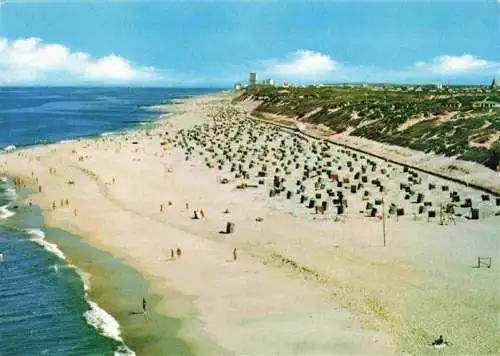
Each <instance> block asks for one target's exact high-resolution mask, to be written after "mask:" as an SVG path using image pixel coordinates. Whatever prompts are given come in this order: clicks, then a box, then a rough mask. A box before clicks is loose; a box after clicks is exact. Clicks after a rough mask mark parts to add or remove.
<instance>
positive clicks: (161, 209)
mask: <svg viewBox="0 0 500 356" xmlns="http://www.w3.org/2000/svg"><path fill="white" fill-rule="evenodd" d="M160 213H163V204H160Z"/></svg>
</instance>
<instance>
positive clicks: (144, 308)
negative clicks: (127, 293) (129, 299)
mask: <svg viewBox="0 0 500 356" xmlns="http://www.w3.org/2000/svg"><path fill="white" fill-rule="evenodd" d="M147 307H148V302H146V299H144V298H142V310H143V311H144V313H146V309H147Z"/></svg>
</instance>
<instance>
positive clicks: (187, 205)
mask: <svg viewBox="0 0 500 356" xmlns="http://www.w3.org/2000/svg"><path fill="white" fill-rule="evenodd" d="M188 209H189V203H188V202H186V210H188Z"/></svg>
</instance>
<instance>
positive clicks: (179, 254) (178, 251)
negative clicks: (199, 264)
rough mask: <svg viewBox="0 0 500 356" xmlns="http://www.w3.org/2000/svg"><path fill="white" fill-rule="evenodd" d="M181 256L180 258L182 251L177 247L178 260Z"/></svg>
mask: <svg viewBox="0 0 500 356" xmlns="http://www.w3.org/2000/svg"><path fill="white" fill-rule="evenodd" d="M181 256H182V250H181V249H180V248H179V247H177V258H179V259H180V258H181Z"/></svg>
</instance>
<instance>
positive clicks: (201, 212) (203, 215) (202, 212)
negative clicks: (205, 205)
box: [200, 209, 205, 218]
mask: <svg viewBox="0 0 500 356" xmlns="http://www.w3.org/2000/svg"><path fill="white" fill-rule="evenodd" d="M200 215H201V217H202V218H204V217H205V212H204V211H203V209H200Z"/></svg>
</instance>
